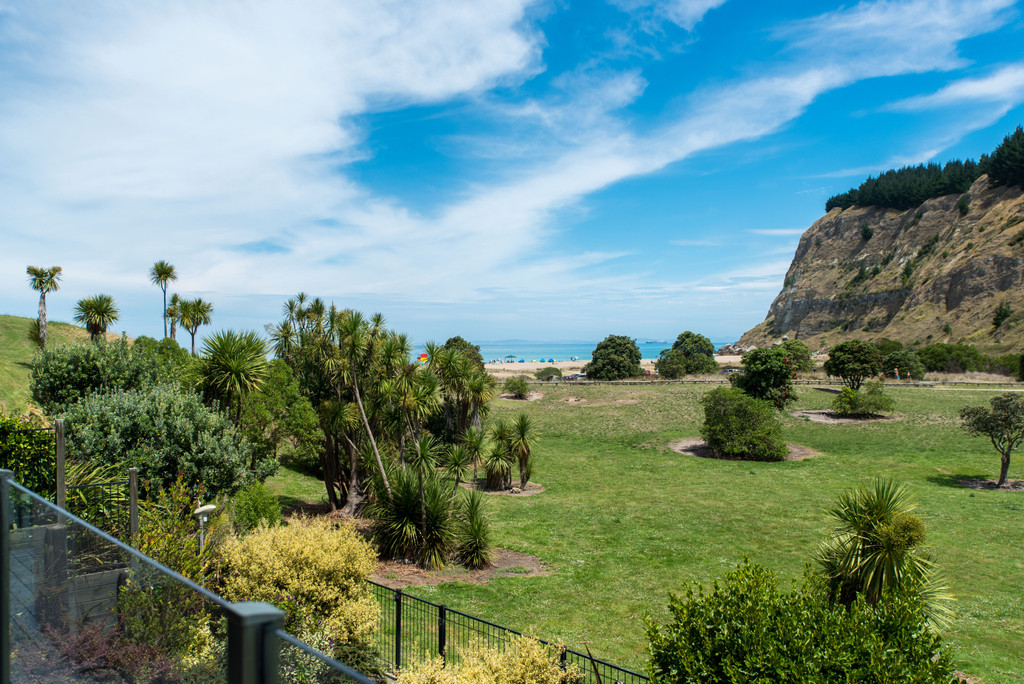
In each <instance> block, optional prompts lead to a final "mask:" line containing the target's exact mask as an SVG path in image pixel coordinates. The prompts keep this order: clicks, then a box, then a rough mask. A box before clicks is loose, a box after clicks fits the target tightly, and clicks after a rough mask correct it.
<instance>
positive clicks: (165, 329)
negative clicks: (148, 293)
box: [160, 285, 167, 337]
mask: <svg viewBox="0 0 1024 684" xmlns="http://www.w3.org/2000/svg"><path fill="white" fill-rule="evenodd" d="M160 289H161V290H163V291H164V337H167V286H166V285H164V286H163V287H161V288H160Z"/></svg>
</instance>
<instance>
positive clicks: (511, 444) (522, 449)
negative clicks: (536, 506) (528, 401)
mask: <svg viewBox="0 0 1024 684" xmlns="http://www.w3.org/2000/svg"><path fill="white" fill-rule="evenodd" d="M510 428H511V435H510V436H509V440H508V444H507V445H506V448H507V449H508V451H509V453H511V454H512V456H513V457H514V458H515V460H516V462H517V463H518V464H519V487H520V489H526V483H527V482H529V481H530V475H531V474H532V473H533V446H534V445H535V444H536V443H537V435H536V431H535V430H534V427H533V420H531V419H530V416H529V414H526V413H520V414H519V415H518V416H516V417H515V419H514V420H513V421H512V425H511V426H510Z"/></svg>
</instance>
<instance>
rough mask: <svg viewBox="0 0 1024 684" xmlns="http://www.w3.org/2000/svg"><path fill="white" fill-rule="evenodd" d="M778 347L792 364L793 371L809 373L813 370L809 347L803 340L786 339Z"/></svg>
mask: <svg viewBox="0 0 1024 684" xmlns="http://www.w3.org/2000/svg"><path fill="white" fill-rule="evenodd" d="M779 347H780V348H781V349H782V351H784V352H785V353H786V356H787V357H788V358H789V360H790V362H791V363H792V364H793V372H794V373H810V372H811V371H812V370H814V363H813V362H812V361H811V348H810V347H808V346H807V344H806V343H805V342H804V341H803V340H786V341H785V342H783V343H782V344H780V345H779Z"/></svg>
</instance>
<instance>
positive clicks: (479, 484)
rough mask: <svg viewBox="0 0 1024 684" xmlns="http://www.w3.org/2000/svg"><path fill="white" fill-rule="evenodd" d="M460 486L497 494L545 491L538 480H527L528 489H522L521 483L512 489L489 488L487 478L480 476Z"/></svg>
mask: <svg viewBox="0 0 1024 684" xmlns="http://www.w3.org/2000/svg"><path fill="white" fill-rule="evenodd" d="M459 486H460V487H462V488H463V489H468V490H470V491H474V490H475V491H478V492H483V493H484V494H494V495H496V496H533V495H534V494H540V493H541V492H543V491H544V485H542V484H539V483H537V482H527V483H526V489H520V488H519V485H515V484H514V485H512V488H511V489H488V488H487V480H485V479H484V478H482V477H478V478H477V479H476V480H474V481H473V482H461V483H459Z"/></svg>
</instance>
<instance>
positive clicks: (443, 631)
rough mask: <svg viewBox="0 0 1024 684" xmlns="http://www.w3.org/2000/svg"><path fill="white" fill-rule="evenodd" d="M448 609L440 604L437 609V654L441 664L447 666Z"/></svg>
mask: <svg viewBox="0 0 1024 684" xmlns="http://www.w3.org/2000/svg"><path fill="white" fill-rule="evenodd" d="M447 632H448V608H447V607H446V606H445V605H444V604H443V603H442V604H441V605H440V606H438V609H437V654H438V655H439V656H441V662H442V663H444V664H445V665H447V664H448V655H447V654H446V653H445V651H446V650H447V649H446V646H447V645H448V634H447Z"/></svg>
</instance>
